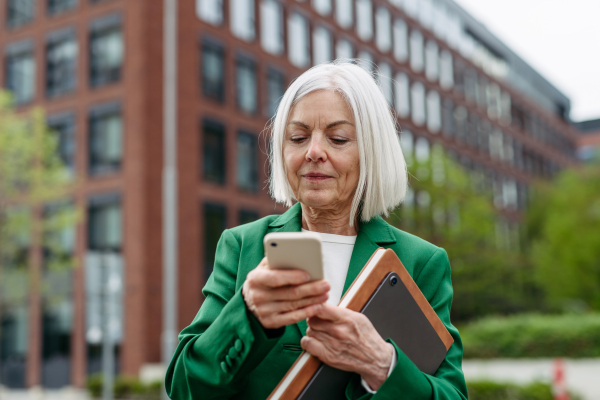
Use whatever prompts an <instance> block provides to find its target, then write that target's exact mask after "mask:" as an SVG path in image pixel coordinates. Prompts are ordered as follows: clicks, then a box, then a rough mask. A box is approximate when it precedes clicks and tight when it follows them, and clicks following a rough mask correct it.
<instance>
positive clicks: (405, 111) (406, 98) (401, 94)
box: [394, 73, 410, 118]
mask: <svg viewBox="0 0 600 400" xmlns="http://www.w3.org/2000/svg"><path fill="white" fill-rule="evenodd" d="M394 98H395V99H394V100H395V106H396V107H395V109H396V114H398V116H399V117H400V118H407V117H408V116H409V115H410V83H409V81H408V76H406V74H404V73H398V74H396V79H394Z"/></svg>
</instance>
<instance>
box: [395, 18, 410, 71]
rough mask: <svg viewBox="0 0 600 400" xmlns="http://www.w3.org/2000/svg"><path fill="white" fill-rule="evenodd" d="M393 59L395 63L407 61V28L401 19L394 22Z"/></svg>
mask: <svg viewBox="0 0 600 400" xmlns="http://www.w3.org/2000/svg"><path fill="white" fill-rule="evenodd" d="M393 34H394V50H393V51H394V58H395V59H396V61H400V62H405V61H406V60H408V26H407V25H406V22H404V20H402V19H399V18H398V19H396V20H395V21H394V28H393Z"/></svg>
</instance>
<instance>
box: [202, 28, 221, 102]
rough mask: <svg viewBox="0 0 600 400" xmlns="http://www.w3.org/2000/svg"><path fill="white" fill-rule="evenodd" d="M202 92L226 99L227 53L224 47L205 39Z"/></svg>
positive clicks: (203, 45)
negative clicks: (225, 53)
mask: <svg viewBox="0 0 600 400" xmlns="http://www.w3.org/2000/svg"><path fill="white" fill-rule="evenodd" d="M202 92H203V93H204V95H205V96H206V97H209V98H211V99H214V100H217V101H219V102H221V103H222V102H223V101H225V55H224V52H223V47H222V46H221V45H219V44H218V43H215V42H213V41H212V40H208V39H205V40H204V42H203V44H202Z"/></svg>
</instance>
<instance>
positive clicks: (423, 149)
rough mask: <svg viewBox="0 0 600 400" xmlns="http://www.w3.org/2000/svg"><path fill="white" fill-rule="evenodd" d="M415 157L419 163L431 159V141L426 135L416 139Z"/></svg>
mask: <svg viewBox="0 0 600 400" xmlns="http://www.w3.org/2000/svg"><path fill="white" fill-rule="evenodd" d="M415 159H416V160H417V162H419V163H426V162H428V161H429V142H428V141H427V139H425V138H424V137H420V138H418V139H417V140H416V141H415Z"/></svg>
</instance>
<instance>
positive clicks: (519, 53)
mask: <svg viewBox="0 0 600 400" xmlns="http://www.w3.org/2000/svg"><path fill="white" fill-rule="evenodd" d="M169 7H173V8H172V10H176V12H175V13H173V14H169V12H168V10H169ZM165 10H166V11H165ZM598 16H600V3H599V2H598V1H596V0H587V1H586V0H574V1H570V2H568V3H564V2H562V1H547V0H546V1H537V0H529V1H526V2H523V1H519V2H517V1H513V0H511V1H508V0H505V1H496V0H494V1H492V0H487V1H485V2H481V1H474V0H456V1H454V0H389V1H386V0H229V1H223V0H195V1H194V0H179V1H177V0H164V1H161V0H1V1H0V54H1V56H2V57H3V61H2V62H1V63H0V81H1V82H2V86H3V88H4V92H3V93H1V94H0V321H1V324H0V399H3V400H4V399H29V398H31V399H44V398H48V399H50V398H56V399H67V398H68V399H87V398H90V397H103V398H105V399H109V398H113V397H115V398H120V399H130V398H137V399H155V398H156V399H158V398H160V396H161V389H160V381H161V380H162V378H163V377H164V369H165V362H164V360H166V359H168V355H169V354H170V353H172V349H173V348H172V346H173V343H172V341H171V342H170V341H169V338H171V339H172V335H173V332H178V331H179V330H181V329H182V328H183V327H185V326H187V325H188V324H189V323H190V322H191V321H192V319H193V318H194V316H195V315H196V313H197V311H198V309H199V308H200V306H201V304H202V301H203V295H202V293H201V289H202V287H203V286H204V284H205V282H206V279H207V278H208V276H209V275H210V273H211V271H212V266H213V262H214V252H215V248H216V244H217V241H218V240H219V237H220V235H221V233H222V231H223V230H224V229H227V228H230V227H234V226H237V225H239V224H244V223H247V222H251V221H254V220H256V219H258V218H261V217H263V216H266V215H269V214H275V213H281V212H283V211H285V209H284V207H282V206H281V205H276V204H275V203H274V202H273V200H272V199H271V198H270V196H269V195H268V192H267V188H266V183H265V182H266V179H267V176H268V165H267V156H266V150H267V139H268V137H267V136H268V135H267V132H266V131H265V126H266V124H267V123H268V121H269V119H270V118H271V117H272V116H273V115H274V113H275V110H276V108H277V106H278V102H279V99H280V98H281V96H282V95H283V93H284V91H285V90H286V88H287V87H288V85H289V84H290V82H291V81H293V80H294V79H295V78H296V77H297V76H299V75H300V74H301V73H302V72H303V71H305V70H306V69H308V68H310V67H311V66H313V65H317V64H320V63H324V62H328V61H331V60H333V59H336V58H348V59H355V62H357V63H358V64H359V65H361V66H363V68H365V69H367V70H369V71H370V72H372V73H373V76H374V78H375V79H376V80H377V82H378V84H379V85H380V87H381V90H382V92H383V94H384V96H385V97H386V99H387V100H388V102H389V104H390V107H391V108H392V109H393V110H394V112H395V114H396V116H397V118H398V126H399V136H400V139H401V144H402V148H403V150H404V154H405V157H406V158H407V161H408V164H409V172H410V174H411V183H410V190H409V192H408V195H407V198H406V200H405V202H404V204H403V205H402V206H401V207H399V208H398V209H397V210H395V212H394V213H393V214H392V215H390V217H389V219H388V221H389V222H390V223H392V224H394V225H395V226H397V227H399V228H400V229H403V230H406V231H408V232H411V233H413V234H415V235H418V236H420V237H423V238H424V239H426V240H429V241H431V242H433V243H435V244H437V245H439V246H442V247H444V248H445V249H446V250H447V251H448V254H449V256H450V261H451V264H452V268H453V270H452V274H453V285H454V292H455V294H454V303H453V309H452V317H453V323H454V324H455V325H457V326H458V327H459V329H460V331H461V335H462V336H463V338H464V348H465V363H464V370H465V374H466V378H467V382H468V384H469V392H470V397H471V398H473V399H498V400H501V399H539V400H542V399H551V398H553V397H554V398H561V399H566V398H568V397H569V396H570V397H571V398H581V399H586V400H587V399H600V384H598V382H597V377H598V376H600V333H599V332H600V313H599V312H600V94H599V93H600V73H599V72H598V71H599V70H600V69H599V68H598V66H599V65H600V51H598V50H600V49H598V45H597V38H598V37H600V28H599V27H600V25H598V23H597V19H598ZM175 54H176V55H177V56H174V55H175ZM169 77H171V78H173V79H169ZM175 271H177V272H176V273H175ZM169 300H171V301H169ZM164 307H166V308H164ZM164 310H167V311H164ZM165 317H167V318H165ZM165 354H166V355H165ZM113 380H114V381H113ZM113 382H114V385H113Z"/></svg>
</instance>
